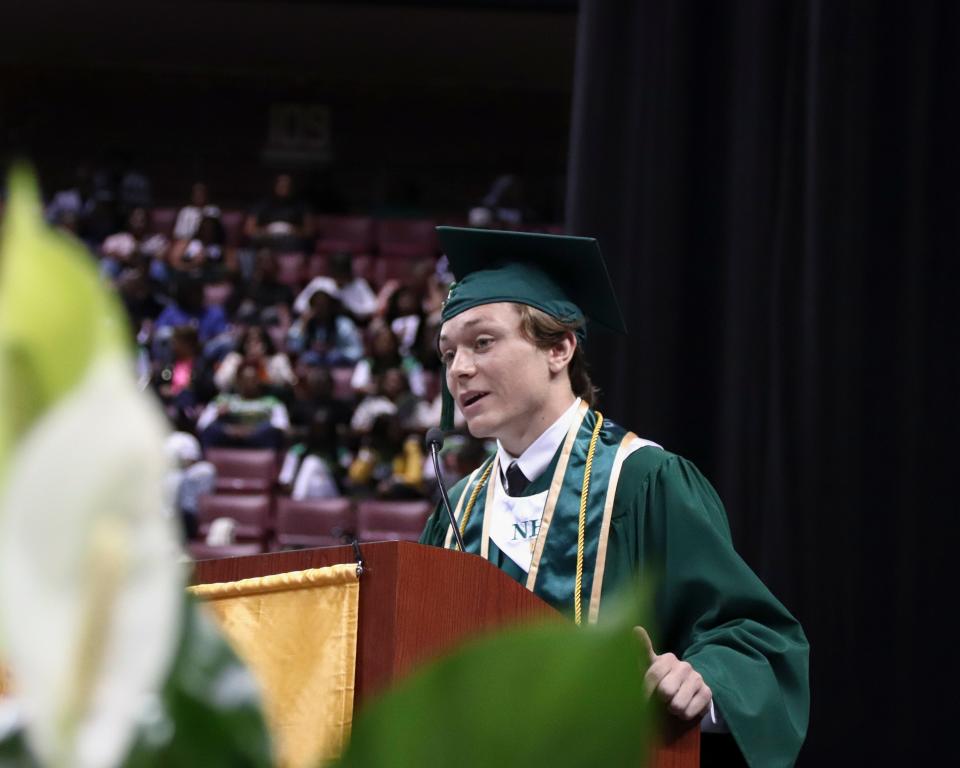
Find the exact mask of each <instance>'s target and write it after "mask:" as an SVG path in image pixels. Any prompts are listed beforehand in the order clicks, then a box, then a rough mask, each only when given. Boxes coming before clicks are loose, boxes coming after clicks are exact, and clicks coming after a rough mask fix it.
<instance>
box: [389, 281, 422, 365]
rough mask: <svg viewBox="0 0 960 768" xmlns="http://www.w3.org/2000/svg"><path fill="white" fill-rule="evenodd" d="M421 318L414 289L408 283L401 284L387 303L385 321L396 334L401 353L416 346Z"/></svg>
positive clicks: (418, 299) (419, 306)
mask: <svg viewBox="0 0 960 768" xmlns="http://www.w3.org/2000/svg"><path fill="white" fill-rule="evenodd" d="M423 319H424V318H423V308H422V307H421V305H420V298H419V297H418V296H417V293H416V291H415V290H414V289H413V288H412V287H411V286H409V285H401V286H400V287H399V288H398V289H397V290H396V291H395V292H394V293H393V295H392V296H391V297H390V300H389V302H388V303H387V321H388V322H389V323H390V328H391V330H392V331H393V332H394V333H395V334H396V336H397V341H398V342H399V344H400V352H401V354H404V355H407V354H409V353H410V350H412V349H414V348H415V347H416V344H417V338H418V334H419V333H420V330H421V327H422V325H423Z"/></svg>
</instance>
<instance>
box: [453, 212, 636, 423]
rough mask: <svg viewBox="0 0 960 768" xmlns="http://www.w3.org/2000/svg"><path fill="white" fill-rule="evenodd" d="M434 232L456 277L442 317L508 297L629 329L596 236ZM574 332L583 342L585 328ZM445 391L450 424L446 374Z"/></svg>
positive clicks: (561, 314) (457, 230)
mask: <svg viewBox="0 0 960 768" xmlns="http://www.w3.org/2000/svg"><path fill="white" fill-rule="evenodd" d="M437 233H438V235H439V238H440V247H441V249H442V250H443V252H444V253H445V254H446V255H447V258H448V259H449V260H450V268H451V270H452V272H453V274H454V277H455V278H456V280H457V282H455V283H454V284H453V286H452V287H451V288H450V293H449V294H448V296H447V300H446V302H445V303H444V307H443V314H442V319H443V321H444V322H446V321H447V320H450V319H451V318H453V317H456V316H457V315H459V314H460V313H461V312H465V311H466V310H468V309H472V308H473V307H478V306H480V305H481V304H493V303H495V302H500V301H509V302H515V303H517V304H528V305H530V306H532V307H536V308H537V309H540V310H543V311H544V312H546V313H547V314H548V315H551V316H553V317H556V318H559V319H561V320H565V321H574V320H585V319H586V320H593V321H595V322H598V323H600V324H601V325H603V326H605V327H607V328H609V329H610V330H612V331H618V332H620V333H626V330H627V329H626V325H625V324H624V322H623V316H622V315H621V313H620V305H619V304H618V303H617V295H616V293H615V292H614V290H613V283H612V282H611V281H610V275H609V273H608V272H607V265H606V264H605V263H604V261H603V256H602V255H601V253H600V246H599V245H598V244H597V241H596V239H594V238H592V237H572V236H569V235H546V234H540V233H533V232H509V231H504V230H491V229H466V228H463V227H437ZM578 336H579V338H580V341H581V342H582V341H583V339H584V330H583V329H581V330H580V332H578ZM443 395H444V397H443V409H442V415H441V418H440V427H441V429H444V430H449V429H451V428H452V426H453V400H452V398H451V397H450V393H449V392H448V391H447V387H446V377H444V383H443Z"/></svg>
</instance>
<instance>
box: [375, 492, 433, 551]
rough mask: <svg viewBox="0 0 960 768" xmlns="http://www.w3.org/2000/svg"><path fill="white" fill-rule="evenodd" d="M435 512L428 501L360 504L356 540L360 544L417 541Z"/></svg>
mask: <svg viewBox="0 0 960 768" xmlns="http://www.w3.org/2000/svg"><path fill="white" fill-rule="evenodd" d="M432 511H433V506H432V505H431V504H430V502H429V501H370V500H367V501H359V502H357V538H359V539H360V540H361V541H397V540H399V541H416V540H417V539H419V538H420V534H421V533H422V532H423V526H424V525H426V522H427V518H428V517H429V516H430V513H431V512H432Z"/></svg>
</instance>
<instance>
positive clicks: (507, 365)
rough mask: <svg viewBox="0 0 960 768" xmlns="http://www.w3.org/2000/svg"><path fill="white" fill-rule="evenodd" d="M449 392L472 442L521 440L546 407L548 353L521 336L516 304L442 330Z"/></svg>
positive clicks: (464, 317) (487, 308) (484, 310)
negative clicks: (478, 438) (471, 436)
mask: <svg viewBox="0 0 960 768" xmlns="http://www.w3.org/2000/svg"><path fill="white" fill-rule="evenodd" d="M439 346H440V356H441V358H442V359H443V361H444V364H445V365H446V369H447V386H448V387H449V388H450V392H451V393H452V394H453V397H454V400H455V401H456V402H457V405H458V406H459V407H460V410H461V411H463V415H464V417H465V418H466V420H467V427H468V428H469V430H470V434H472V435H473V436H474V437H496V438H499V439H500V440H503V441H504V442H508V443H509V442H511V441H514V440H515V438H516V437H517V436H520V435H525V434H527V433H528V432H529V431H530V429H529V428H530V425H531V424H533V423H534V422H535V421H536V420H537V417H538V416H539V414H540V411H541V410H542V409H543V407H544V403H545V401H546V395H547V391H548V387H549V384H550V368H549V365H548V353H547V352H546V351H545V350H541V349H538V348H537V347H536V346H535V345H534V343H533V342H532V341H529V340H528V339H527V338H525V337H524V336H523V335H522V334H521V332H520V314H519V312H518V311H517V307H516V305H514V304H509V303H505V302H504V303H499V304H484V305H482V306H479V307H474V308H473V309H468V310H467V311H466V312H463V313H461V314H459V315H457V316H456V317H454V318H453V319H451V320H448V321H447V322H446V323H444V324H443V327H442V328H441V329H440V344H439Z"/></svg>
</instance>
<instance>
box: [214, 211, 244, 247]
mask: <svg viewBox="0 0 960 768" xmlns="http://www.w3.org/2000/svg"><path fill="white" fill-rule="evenodd" d="M245 218H246V213H244V212H243V211H224V212H223V213H222V214H220V223H221V224H223V233H224V235H225V237H226V238H227V245H237V244H239V243H240V239H241V238H242V236H243V220H244V219H245Z"/></svg>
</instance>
